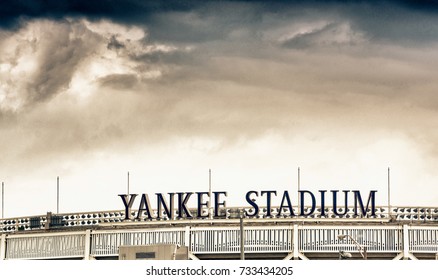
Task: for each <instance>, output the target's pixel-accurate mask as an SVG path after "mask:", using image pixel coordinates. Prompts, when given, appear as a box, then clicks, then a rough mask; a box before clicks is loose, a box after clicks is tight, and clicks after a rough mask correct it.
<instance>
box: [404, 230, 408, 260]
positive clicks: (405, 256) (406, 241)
mask: <svg viewBox="0 0 438 280" xmlns="http://www.w3.org/2000/svg"><path fill="white" fill-rule="evenodd" d="M408 258H409V228H408V225H403V259H404V260H407V259H408Z"/></svg>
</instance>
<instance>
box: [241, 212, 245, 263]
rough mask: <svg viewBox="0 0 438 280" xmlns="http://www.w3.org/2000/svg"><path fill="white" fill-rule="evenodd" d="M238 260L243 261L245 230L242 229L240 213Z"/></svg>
mask: <svg viewBox="0 0 438 280" xmlns="http://www.w3.org/2000/svg"><path fill="white" fill-rule="evenodd" d="M240 259H241V260H244V259H245V229H244V228H243V213H242V212H240Z"/></svg>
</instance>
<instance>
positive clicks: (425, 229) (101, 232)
mask: <svg viewBox="0 0 438 280" xmlns="http://www.w3.org/2000/svg"><path fill="white" fill-rule="evenodd" d="M125 210H126V209H125ZM125 210H117V211H99V212H84V213H63V214H52V213H47V214H46V215H40V216H30V217H18V218H8V219H2V220H0V230H1V241H0V245H1V246H0V260H11V259H83V260H91V259H94V260H105V259H118V257H119V247H121V246H141V245H160V244H167V245H168V244H177V245H180V246H185V247H187V248H188V256H189V259H193V260H196V259H240V258H243V257H244V258H245V259H284V260H290V259H302V260H306V259H338V258H340V257H345V256H347V257H350V258H353V259H393V260H403V259H405V260H406V259H437V258H438V207H394V206H393V207H388V206H385V207H378V206H375V207H374V208H373V209H366V210H367V212H366V213H357V211H356V210H357V209H355V208H354V207H344V208H343V207H338V208H336V209H334V208H333V207H325V208H324V209H322V208H320V207H316V208H315V209H314V211H313V213H312V214H311V215H305V216H300V215H295V216H293V215H291V213H288V211H289V210H288V209H280V207H273V206H270V209H267V207H260V208H259V209H258V210H259V211H258V212H257V215H252V216H251V215H247V214H248V213H250V212H251V211H253V210H254V209H253V208H251V207H240V208H239V207H222V208H221V209H220V211H221V212H220V213H217V214H218V215H216V216H215V215H214V214H213V211H209V210H208V208H203V209H202V211H201V213H200V214H201V215H200V216H198V215H193V216H192V217H181V216H179V215H178V214H179V213H177V211H176V210H172V211H175V213H173V214H172V215H171V216H172V217H173V218H169V217H167V216H166V215H164V212H163V213H162V215H159V214H158V213H157V210H156V209H154V210H152V209H151V210H150V211H152V213H153V216H154V217H155V218H150V217H148V216H147V215H143V214H144V213H140V215H139V213H138V210H131V209H129V213H128V214H130V215H131V216H132V217H139V218H138V219H135V218H134V219H126V216H127V213H125ZM210 210H211V209H210ZM290 210H292V211H296V213H298V212H299V210H300V209H298V207H294V208H292V209H290ZM371 210H373V211H374V213H371ZM141 211H143V210H141ZM161 211H164V209H161ZM189 211H190V210H189ZM191 211H193V212H196V211H197V210H195V209H191ZM304 211H307V213H310V212H309V211H310V210H309V207H304ZM268 212H269V215H268ZM339 213H341V215H339ZM371 214H373V215H371ZM157 217H160V218H157Z"/></svg>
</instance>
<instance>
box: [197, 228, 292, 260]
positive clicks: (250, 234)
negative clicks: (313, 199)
mask: <svg viewBox="0 0 438 280" xmlns="http://www.w3.org/2000/svg"><path fill="white" fill-rule="evenodd" d="M244 232H245V243H244V249H245V252H247V253H258V252H271V253H278V252H290V251H291V250H292V247H291V246H292V227H284V226H283V227H278V226H276V227H253V226H252V227H245V228H244ZM190 250H191V251H192V252H193V253H194V254H216V253H237V252H240V229H239V227H227V228H224V227H218V228H210V227H202V228H192V229H191V230H190Z"/></svg>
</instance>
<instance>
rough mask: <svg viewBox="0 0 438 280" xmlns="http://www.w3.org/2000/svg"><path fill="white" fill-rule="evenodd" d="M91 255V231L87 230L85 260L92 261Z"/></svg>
mask: <svg viewBox="0 0 438 280" xmlns="http://www.w3.org/2000/svg"><path fill="white" fill-rule="evenodd" d="M90 253H91V230H90V229H87V230H86V231H85V250H84V260H90V259H91V258H90Z"/></svg>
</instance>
